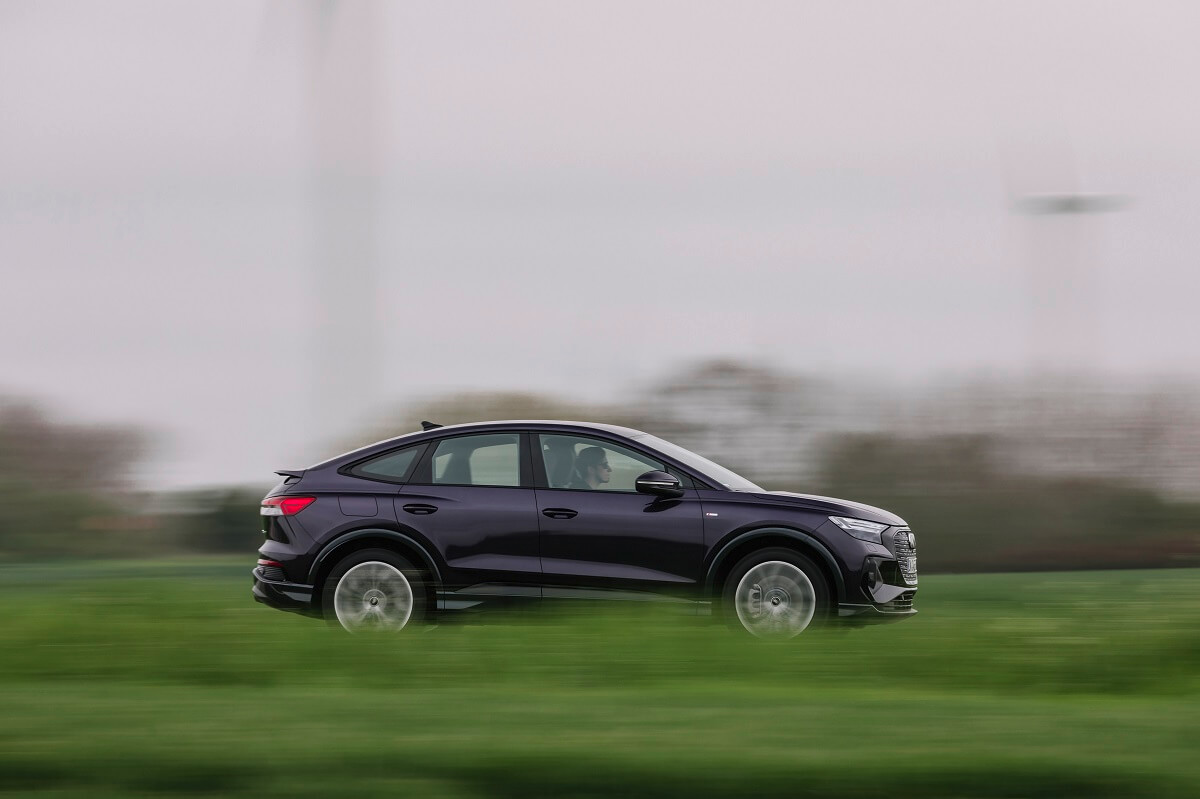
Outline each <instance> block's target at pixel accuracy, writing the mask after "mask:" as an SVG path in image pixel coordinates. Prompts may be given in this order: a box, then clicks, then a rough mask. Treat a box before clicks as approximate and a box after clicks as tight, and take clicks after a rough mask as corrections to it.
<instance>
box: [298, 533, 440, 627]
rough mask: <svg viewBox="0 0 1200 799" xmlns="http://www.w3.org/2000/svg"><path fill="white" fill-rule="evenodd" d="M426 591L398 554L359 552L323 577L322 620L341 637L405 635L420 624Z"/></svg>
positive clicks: (426, 602) (422, 580)
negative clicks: (343, 633) (377, 633)
mask: <svg viewBox="0 0 1200 799" xmlns="http://www.w3.org/2000/svg"><path fill="white" fill-rule="evenodd" d="M339 587H340V588H341V592H342V595H341V597H340V602H339ZM405 587H407V590H405ZM427 589H428V584H427V578H426V576H425V573H424V572H423V571H421V570H420V569H418V568H417V567H416V566H414V565H413V564H412V563H409V562H408V560H406V559H405V558H404V557H402V556H401V555H399V554H397V553H395V552H393V551H391V550H389V549H360V550H359V551H357V552H352V553H350V554H349V555H347V556H346V557H344V558H342V559H341V560H340V561H338V564H337V565H336V566H334V567H333V571H331V572H330V573H329V576H328V577H326V578H325V584H324V586H322V588H321V610H322V613H323V614H324V616H325V619H326V620H327V621H329V622H330V623H331V624H336V625H338V626H339V627H341V628H342V629H344V630H346V631H347V632H352V633H353V632H366V631H388V632H397V631H401V630H408V629H412V628H413V627H417V626H420V625H421V624H422V623H423V622H424V621H425V618H426V615H427V610H428V605H429V597H428V590H427ZM360 602H361V605H360V604H359V603H360ZM406 609H407V613H405V610H406ZM359 614H362V615H361V616H359ZM356 617H357V620H356Z"/></svg>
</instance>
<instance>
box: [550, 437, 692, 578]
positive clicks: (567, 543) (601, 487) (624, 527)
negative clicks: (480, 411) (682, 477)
mask: <svg viewBox="0 0 1200 799" xmlns="http://www.w3.org/2000/svg"><path fill="white" fill-rule="evenodd" d="M531 443H532V444H533V445H534V446H533V456H534V458H533V462H534V471H535V477H536V479H537V485H538V488H537V508H538V523H539V525H540V526H541V564H542V572H543V574H544V580H545V584H546V585H547V586H551V585H566V586H586V587H627V588H638V587H640V588H644V589H651V588H653V587H655V586H668V585H688V584H694V583H696V582H698V580H699V577H700V574H699V572H700V567H701V561H702V558H703V548H704V541H703V538H704V536H703V516H704V514H703V511H702V508H701V505H700V500H699V498H698V496H697V494H696V491H695V489H693V488H687V489H686V492H685V495H684V496H683V497H680V498H678V499H662V498H657V497H653V496H650V495H647V494H639V493H637V491H635V490H634V481H635V480H636V479H637V477H638V475H640V474H642V473H644V472H647V471H650V470H652V469H658V470H663V469H665V468H666V466H665V464H664V463H663V462H662V461H660V460H656V459H655V458H653V457H652V456H650V455H648V454H646V453H644V452H640V451H638V450H635V449H633V448H630V447H627V446H624V445H622V444H618V443H616V442H613V441H610V440H607V439H602V438H594V437H591V436H581V435H574V434H562V433H537V434H534V435H533V436H532V437H531ZM597 450H598V451H597ZM598 459H599V461H601V462H597V461H598ZM585 463H586V464H587V465H586V466H585V467H584V468H585V471H587V472H588V474H583V473H581V472H580V470H579V468H578V467H579V466H581V465H583V464H585ZM593 464H596V465H593ZM589 478H592V479H591V480H589Z"/></svg>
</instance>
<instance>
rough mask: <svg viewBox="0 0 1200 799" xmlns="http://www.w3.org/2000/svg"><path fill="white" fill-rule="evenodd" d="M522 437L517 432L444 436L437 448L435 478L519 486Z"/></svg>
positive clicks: (454, 482) (450, 482)
mask: <svg viewBox="0 0 1200 799" xmlns="http://www.w3.org/2000/svg"><path fill="white" fill-rule="evenodd" d="M520 440H521V439H520V436H518V435H517V434H515V433H503V434H484V435H477V436H458V437H457V438H444V439H442V440H441V441H439V442H438V445H437V449H436V450H434V452H433V482H434V483H440V484H443V485H466V486H519V485H520V484H521V445H520Z"/></svg>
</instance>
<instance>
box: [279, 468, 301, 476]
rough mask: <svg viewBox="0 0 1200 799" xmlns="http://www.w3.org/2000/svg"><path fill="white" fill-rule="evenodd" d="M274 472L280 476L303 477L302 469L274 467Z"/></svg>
mask: <svg viewBox="0 0 1200 799" xmlns="http://www.w3.org/2000/svg"><path fill="white" fill-rule="evenodd" d="M275 474H277V475H279V476H280V477H303V476H304V469H276V470H275Z"/></svg>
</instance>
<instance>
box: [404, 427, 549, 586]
mask: <svg viewBox="0 0 1200 799" xmlns="http://www.w3.org/2000/svg"><path fill="white" fill-rule="evenodd" d="M528 446H529V445H528V437H527V436H526V435H523V434H521V433H517V432H494V433H473V434H468V435H461V436H449V437H446V438H442V439H438V440H437V441H435V442H433V444H432V445H431V446H430V447H429V448H428V449H427V451H426V453H425V455H424V456H423V458H422V461H421V463H420V464H419V465H418V467H417V469H416V472H415V473H414V475H413V477H412V479H410V480H409V482H408V483H407V484H405V486H404V487H403V488H401V489H400V491H399V493H397V494H396V499H395V502H396V517H397V518H398V519H399V520H400V521H401V522H403V523H405V524H409V525H411V526H412V527H414V528H415V529H418V530H420V531H421V532H422V533H423V534H424V535H425V536H426V537H427V538H428V539H429V540H430V541H431V542H432V543H433V544H434V546H436V547H437V549H438V552H439V554H440V555H441V557H442V560H443V561H444V562H445V564H446V566H447V568H448V573H447V574H446V575H445V577H446V583H447V587H448V588H450V589H451V590H453V589H456V588H462V587H465V586H469V585H475V584H479V583H490V582H499V583H536V582H537V581H538V580H539V579H540V576H541V564H540V562H539V560H538V555H539V552H538V543H539V542H538V536H539V530H538V523H537V507H536V498H535V495H534V489H533V485H532V480H531V468H530V466H529V455H528Z"/></svg>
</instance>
